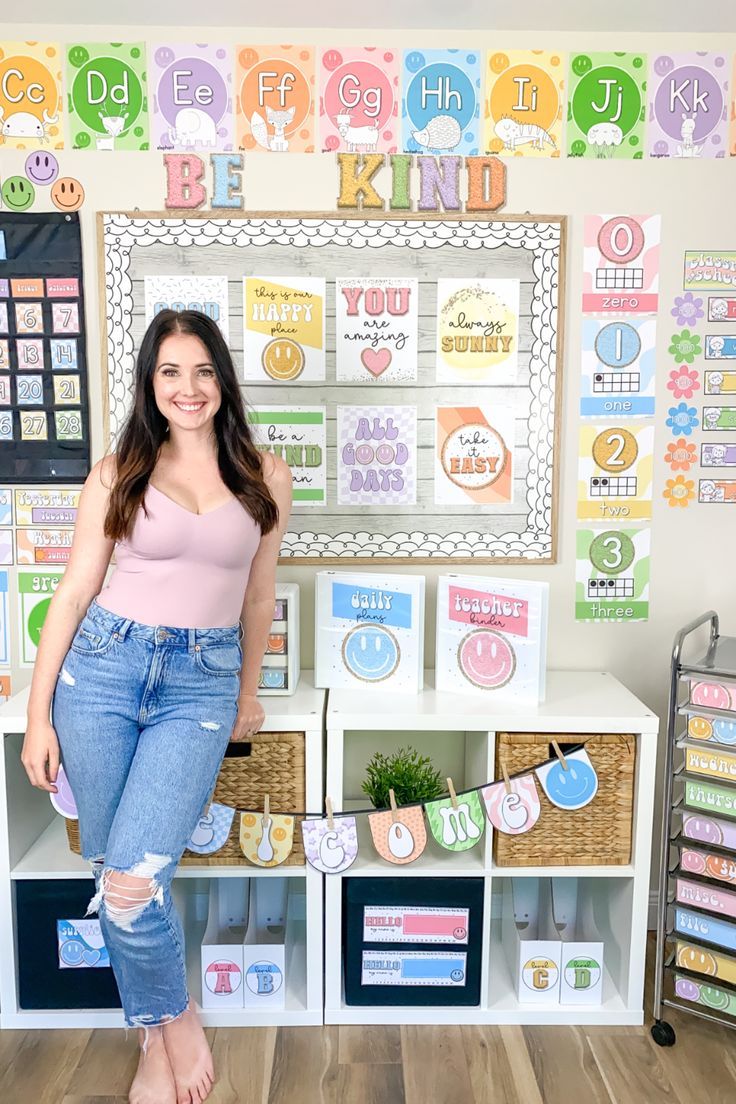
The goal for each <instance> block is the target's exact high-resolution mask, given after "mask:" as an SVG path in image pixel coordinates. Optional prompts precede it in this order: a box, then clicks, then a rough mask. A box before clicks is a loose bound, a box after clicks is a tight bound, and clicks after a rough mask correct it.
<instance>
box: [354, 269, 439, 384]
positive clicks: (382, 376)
mask: <svg viewBox="0 0 736 1104" xmlns="http://www.w3.org/2000/svg"><path fill="white" fill-rule="evenodd" d="M418 298H419V281H418V280H415V279H411V278H407V279H398V278H396V279H394V278H385V279H382V278H376V279H373V278H371V277H365V278H361V277H355V278H353V279H338V280H336V281H335V312H336V318H337V321H336V330H337V335H336V346H337V348H336V359H337V379H338V380H339V381H341V382H350V383H365V384H370V385H373V384H376V383H379V384H380V383H407V382H411V381H414V380H416V378H417V330H418V325H417V302H418Z"/></svg>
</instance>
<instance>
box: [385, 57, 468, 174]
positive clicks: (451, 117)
mask: <svg viewBox="0 0 736 1104" xmlns="http://www.w3.org/2000/svg"><path fill="white" fill-rule="evenodd" d="M480 62H481V51H480V50H457V49H451V50H405V51H404V59H403V69H402V80H401V86H402V89H403V97H404V98H403V106H402V119H403V147H404V149H405V150H407V151H408V152H409V153H456V154H462V155H468V156H473V155H475V154H477V153H478V152H479V150H480V134H479V130H480V99H481V75H480Z"/></svg>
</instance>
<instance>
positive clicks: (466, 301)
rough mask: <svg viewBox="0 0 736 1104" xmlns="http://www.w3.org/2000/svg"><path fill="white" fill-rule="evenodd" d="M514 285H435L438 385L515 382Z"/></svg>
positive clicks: (516, 290) (444, 282)
mask: <svg viewBox="0 0 736 1104" xmlns="http://www.w3.org/2000/svg"><path fill="white" fill-rule="evenodd" d="M518 350H519V281H518V280H484V279H478V280H472V281H465V280H442V279H439V280H438V281H437V382H438V383H455V384H485V383H489V384H510V383H515V382H516V369H517V357H518Z"/></svg>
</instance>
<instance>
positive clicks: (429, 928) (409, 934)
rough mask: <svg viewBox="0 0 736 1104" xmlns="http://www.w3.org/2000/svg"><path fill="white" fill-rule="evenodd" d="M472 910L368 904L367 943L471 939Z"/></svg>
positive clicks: (366, 918)
mask: <svg viewBox="0 0 736 1104" xmlns="http://www.w3.org/2000/svg"><path fill="white" fill-rule="evenodd" d="M469 916H470V910H469V909H466V908H422V907H417V906H413V905H400V906H382V905H366V906H365V907H364V909H363V941H364V942H366V943H467V942H468V923H469Z"/></svg>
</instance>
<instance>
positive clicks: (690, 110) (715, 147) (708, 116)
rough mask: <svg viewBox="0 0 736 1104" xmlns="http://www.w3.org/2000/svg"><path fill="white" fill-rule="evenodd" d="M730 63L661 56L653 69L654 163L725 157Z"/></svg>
mask: <svg viewBox="0 0 736 1104" xmlns="http://www.w3.org/2000/svg"><path fill="white" fill-rule="evenodd" d="M729 62H730V58H729V57H726V56H725V55H724V54H722V53H695V51H691V52H690V53H686V54H658V55H657V56H655V57H652V58H651V61H650V66H649V87H648V96H649V126H648V128H647V138H648V143H649V156H650V157H726V156H727V146H728V133H727V131H728V104H729V99H728V81H729Z"/></svg>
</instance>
